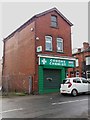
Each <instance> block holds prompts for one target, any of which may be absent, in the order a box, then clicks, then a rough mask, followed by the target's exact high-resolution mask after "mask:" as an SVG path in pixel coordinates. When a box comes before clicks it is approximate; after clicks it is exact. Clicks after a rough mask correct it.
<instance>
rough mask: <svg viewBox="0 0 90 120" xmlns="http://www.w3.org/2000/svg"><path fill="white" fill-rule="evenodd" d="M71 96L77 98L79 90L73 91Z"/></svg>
mask: <svg viewBox="0 0 90 120" xmlns="http://www.w3.org/2000/svg"><path fill="white" fill-rule="evenodd" d="M71 94H72V95H73V96H74V97H75V96H77V94H78V92H77V90H75V89H74V90H72V93H71Z"/></svg>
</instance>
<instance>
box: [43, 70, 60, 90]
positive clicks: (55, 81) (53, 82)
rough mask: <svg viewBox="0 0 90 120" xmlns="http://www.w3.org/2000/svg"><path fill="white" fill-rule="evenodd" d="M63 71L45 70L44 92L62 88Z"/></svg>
mask: <svg viewBox="0 0 90 120" xmlns="http://www.w3.org/2000/svg"><path fill="white" fill-rule="evenodd" d="M60 73H61V70H58V69H43V75H44V79H43V80H44V90H46V89H58V90H59V88H60V83H61V77H60V75H61V74H60Z"/></svg>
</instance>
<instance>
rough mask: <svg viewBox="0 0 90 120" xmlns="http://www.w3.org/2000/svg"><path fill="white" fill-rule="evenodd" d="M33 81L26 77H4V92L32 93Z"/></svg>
mask: <svg viewBox="0 0 90 120" xmlns="http://www.w3.org/2000/svg"><path fill="white" fill-rule="evenodd" d="M31 91H32V79H31V77H30V76H26V75H8V76H2V92H3V93H6V94H8V93H9V92H24V93H31Z"/></svg>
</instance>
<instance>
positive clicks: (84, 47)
mask: <svg viewBox="0 0 90 120" xmlns="http://www.w3.org/2000/svg"><path fill="white" fill-rule="evenodd" d="M87 48H89V43H88V42H84V43H83V49H84V50H86V49H87Z"/></svg>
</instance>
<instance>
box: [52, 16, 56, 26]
mask: <svg viewBox="0 0 90 120" xmlns="http://www.w3.org/2000/svg"><path fill="white" fill-rule="evenodd" d="M51 26H52V27H57V17H56V16H54V15H52V16H51Z"/></svg>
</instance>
